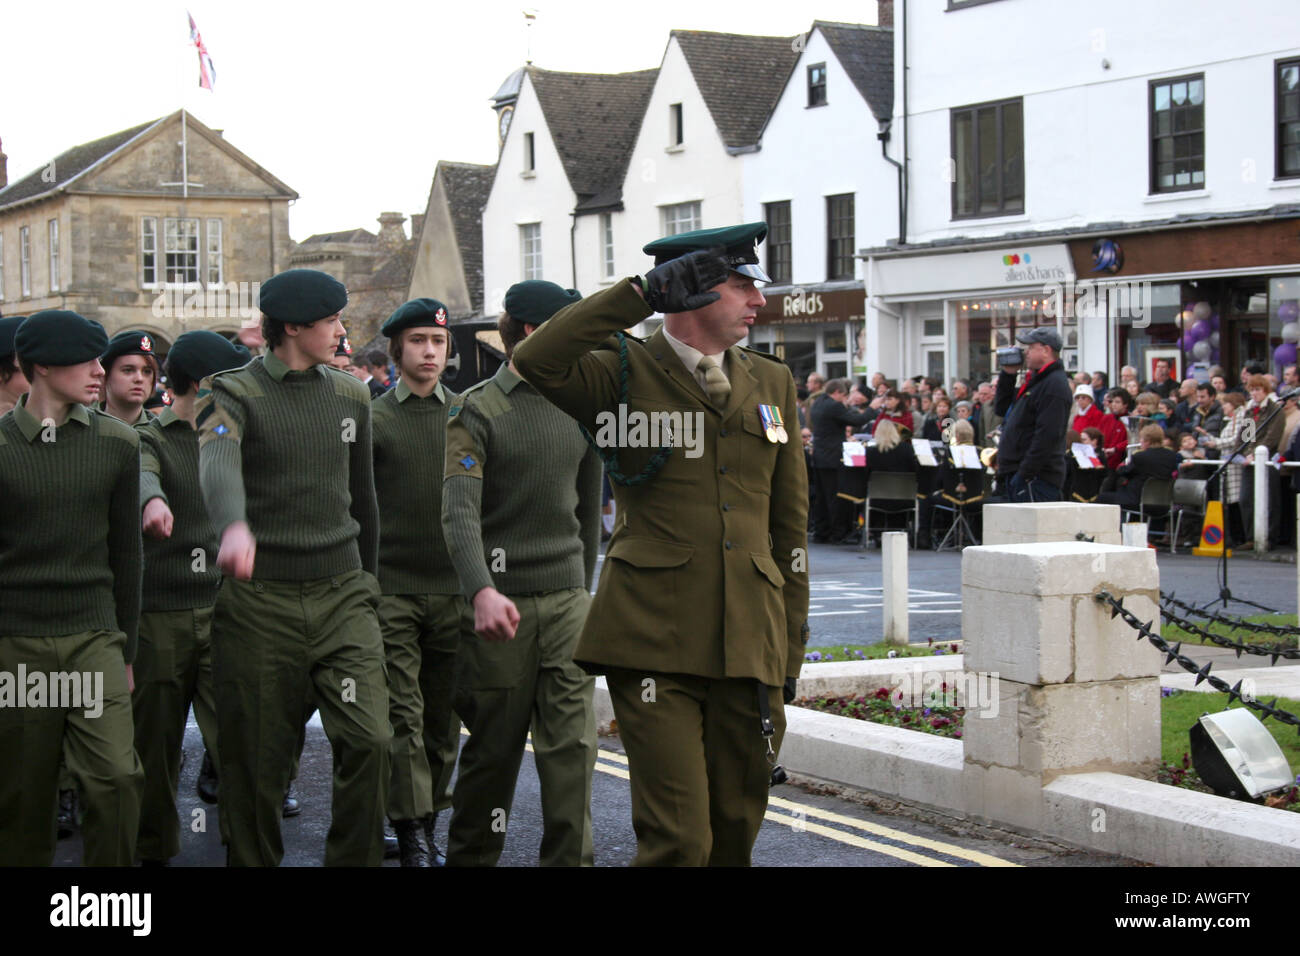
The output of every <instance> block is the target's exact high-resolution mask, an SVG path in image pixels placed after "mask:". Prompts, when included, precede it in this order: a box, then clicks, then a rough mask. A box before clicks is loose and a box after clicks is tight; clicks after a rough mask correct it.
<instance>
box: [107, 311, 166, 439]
mask: <svg viewBox="0 0 1300 956" xmlns="http://www.w3.org/2000/svg"><path fill="white" fill-rule="evenodd" d="M99 361H100V363H101V364H102V365H103V366H104V395H103V403H102V405H101V408H102V409H103V410H104V411H106V412H108V414H110V415H112V416H113V417H114V418H116V419H117V420H118V421H123V422H126V423H127V424H128V425H143V424H145V423H146V422H148V421H149V420H150V419H152V418H153V415H151V414H150V413H149V412H147V411H145V407H144V405H145V402H146V401H148V399H149V397H150V396H151V395H153V387H154V385H155V384H156V383H157V381H158V359H157V357H156V356H155V355H154V353H153V338H152V337H150V335H149V334H148V333H147V332H141V331H139V330H138V329H126V330H125V331H122V332H118V333H117V335H115V336H113V337H112V338H111V339H109V340H108V348H106V349H105V350H104V354H103V355H101V356H100V357H99Z"/></svg>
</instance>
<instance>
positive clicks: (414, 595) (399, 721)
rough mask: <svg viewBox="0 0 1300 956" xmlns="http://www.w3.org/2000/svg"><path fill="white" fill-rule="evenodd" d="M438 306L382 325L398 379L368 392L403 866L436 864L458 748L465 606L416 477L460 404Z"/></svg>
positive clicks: (416, 306) (438, 510)
mask: <svg viewBox="0 0 1300 956" xmlns="http://www.w3.org/2000/svg"><path fill="white" fill-rule="evenodd" d="M447 321H448V319H447V307H446V306H445V305H443V304H442V303H441V302H439V301H438V300H437V299H429V298H422V299H413V300H412V301H410V302H407V303H405V304H403V305H401V306H399V307H398V308H397V310H396V311H395V312H393V314H392V315H391V316H389V317H388V320H387V321H386V322H385V323H384V325H383V328H382V329H381V331H382V332H383V333H384V335H386V336H388V340H389V347H388V348H389V355H390V356H391V357H392V359H393V363H394V364H395V365H396V366H397V368H398V372H399V377H398V379H397V385H396V386H395V387H394V388H391V389H388V390H387V391H385V392H384V393H382V394H381V395H379V396H378V397H377V398H375V399H374V404H373V406H372V409H371V414H372V416H373V417H374V452H375V493H376V496H377V497H378V499H379V586H380V588H381V589H382V590H383V592H384V593H383V597H382V598H381V599H380V602H379V624H380V627H381V628H382V630H383V634H384V652H385V654H386V656H387V660H388V715H389V720H390V722H391V723H392V725H393V749H392V755H393V770H392V786H391V788H390V789H389V798H388V816H389V819H390V820H392V822H393V830H394V832H395V833H396V834H397V841H398V849H399V855H400V857H401V861H402V866H430V865H432V866H441V865H443V864H444V863H445V862H446V858H445V857H444V856H443V855H442V852H441V851H440V850H439V849H438V847H437V844H436V843H435V842H434V825H435V823H436V821H437V815H438V813H439V812H441V811H442V810H445V809H447V808H448V807H450V806H451V775H452V772H453V770H454V769H455V767H456V754H457V751H458V750H459V749H460V719H459V718H457V717H456V716H455V715H454V714H453V713H452V708H451V694H452V687H453V684H454V682H455V668H456V649H457V646H458V644H459V633H460V620H461V614H462V609H463V606H464V601H463V600H462V599H461V597H460V589H459V586H458V582H457V580H456V569H455V568H454V567H452V563H451V557H450V556H449V555H448V554H447V545H446V542H445V541H444V539H443V535H442V482H441V481H425V480H424V476H425V475H426V473H427V470H428V466H429V463H430V462H442V461H443V460H444V458H445V449H446V432H447V415H448V413H449V412H450V411H451V410H452V408H453V407H454V406H455V404H456V402H457V401H458V400H459V396H457V395H456V393H455V392H452V391H450V390H449V389H447V388H446V387H445V386H443V385H442V384H440V382H439V378H440V377H441V375H442V373H443V370H444V369H446V367H447V360H448V358H449V357H450V354H451V348H452V341H451V330H450V329H449V328H448V327H447Z"/></svg>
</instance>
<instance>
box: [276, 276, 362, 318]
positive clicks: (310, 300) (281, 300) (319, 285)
mask: <svg viewBox="0 0 1300 956" xmlns="http://www.w3.org/2000/svg"><path fill="white" fill-rule="evenodd" d="M347 304H348V290H347V289H346V288H345V287H344V285H343V283H342V282H340V281H339V280H338V279H336V278H334V277H333V276H332V275H330V274H329V273H327V272H318V271H317V270H315V269H290V270H289V271H288V272H281V273H280V274H279V275H274V276H271V278H269V279H267V280H266V281H265V282H263V283H262V287H261V289H260V291H259V294H258V300H257V307H258V309H260V310H261V312H262V314H263V315H266V316H269V317H270V318H272V319H278V320H279V321H281V322H287V323H289V324H290V325H306V324H307V323H309V322H315V321H316V320H317V319H324V318H328V317H329V316H331V315H337V314H338V313H340V312H342V311H343V307H344V306H345V305H347Z"/></svg>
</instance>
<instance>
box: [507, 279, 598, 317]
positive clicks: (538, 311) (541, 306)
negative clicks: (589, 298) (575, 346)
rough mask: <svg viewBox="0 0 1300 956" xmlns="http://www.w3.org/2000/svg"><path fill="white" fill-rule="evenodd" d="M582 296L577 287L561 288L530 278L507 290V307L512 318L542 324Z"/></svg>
mask: <svg viewBox="0 0 1300 956" xmlns="http://www.w3.org/2000/svg"><path fill="white" fill-rule="evenodd" d="M581 298H582V293H581V292H579V291H578V290H577V289H561V288H560V287H559V286H558V285H556V284H555V283H554V282H545V281H543V280H541V279H528V280H527V281H525V282H516V283H515V284H514V285H512V286H511V287H510V288H509V289H507V290H506V298H505V308H506V312H508V313H509V314H510V317H511V318H514V319H518V320H519V321H520V322H524V323H526V324H528V325H541V324H542V323H543V322H545V321H546V320H547V319H549V318H550V317H551V316H553V315H554V314H555V313H556V312H559V311H560V310H561V309H562V308H564V307H565V306H566V305H573V303H575V302H577V301H578V300H579V299H581Z"/></svg>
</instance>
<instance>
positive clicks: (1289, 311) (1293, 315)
mask: <svg viewBox="0 0 1300 956" xmlns="http://www.w3.org/2000/svg"><path fill="white" fill-rule="evenodd" d="M1277 318H1278V321H1279V322H1281V323H1282V324H1283V325H1286V324H1287V323H1288V322H1294V321H1295V320H1296V319H1298V318H1300V305H1297V304H1296V300H1295V299H1286V300H1284V301H1283V302H1282V304H1281V305H1279V306H1278V307H1277Z"/></svg>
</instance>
